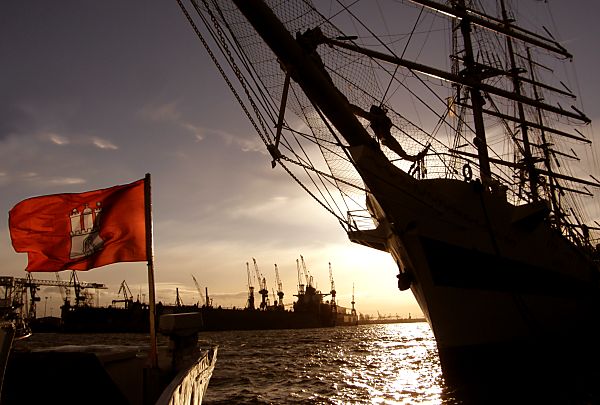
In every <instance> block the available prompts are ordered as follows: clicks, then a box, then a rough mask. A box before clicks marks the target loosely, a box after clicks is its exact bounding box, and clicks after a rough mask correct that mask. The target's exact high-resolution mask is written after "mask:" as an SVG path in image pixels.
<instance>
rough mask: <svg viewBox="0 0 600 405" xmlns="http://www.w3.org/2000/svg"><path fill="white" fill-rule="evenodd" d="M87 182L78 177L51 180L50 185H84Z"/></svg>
mask: <svg viewBox="0 0 600 405" xmlns="http://www.w3.org/2000/svg"><path fill="white" fill-rule="evenodd" d="M85 182H86V181H85V180H84V179H81V178H78V177H57V178H53V179H49V180H48V183H51V184H53V185H58V186H60V185H73V184H84V183H85Z"/></svg>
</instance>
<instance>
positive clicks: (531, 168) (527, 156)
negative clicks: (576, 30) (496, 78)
mask: <svg viewBox="0 0 600 405" xmlns="http://www.w3.org/2000/svg"><path fill="white" fill-rule="evenodd" d="M500 7H501V9H502V19H503V20H504V24H505V26H506V28H507V29H510V19H509V18H508V13H507V12H506V6H505V4H504V0H500ZM506 48H507V50H508V57H509V60H510V72H511V76H512V82H513V88H514V91H515V93H516V94H517V95H519V96H520V95H521V80H520V78H519V74H520V73H521V72H522V69H520V68H518V67H517V64H516V62H515V53H514V50H513V43H512V38H511V37H510V36H507V37H506ZM537 98H538V97H537V94H536V99H537ZM517 110H518V113H519V119H520V120H521V122H522V123H521V134H522V137H523V159H524V161H525V169H526V170H527V173H528V177H529V189H530V191H531V199H532V200H533V201H537V200H538V191H537V184H538V174H537V172H536V170H535V164H534V161H533V157H532V154H531V145H530V143H529V130H528V127H527V124H526V123H525V122H526V117H525V109H524V108H523V104H522V103H520V102H517Z"/></svg>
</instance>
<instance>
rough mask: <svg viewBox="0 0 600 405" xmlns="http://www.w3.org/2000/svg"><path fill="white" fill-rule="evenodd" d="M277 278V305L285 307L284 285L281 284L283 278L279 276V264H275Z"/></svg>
mask: <svg viewBox="0 0 600 405" xmlns="http://www.w3.org/2000/svg"><path fill="white" fill-rule="evenodd" d="M275 279H276V280H277V297H278V298H279V301H278V302H277V305H278V306H280V307H283V285H282V284H281V279H280V278H279V269H278V268H277V264H275Z"/></svg>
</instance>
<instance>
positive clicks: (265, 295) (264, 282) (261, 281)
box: [252, 257, 269, 310]
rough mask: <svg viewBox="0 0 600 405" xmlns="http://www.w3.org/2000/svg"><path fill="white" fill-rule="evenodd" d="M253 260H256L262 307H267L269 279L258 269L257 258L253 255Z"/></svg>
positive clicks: (255, 265)
mask: <svg viewBox="0 0 600 405" xmlns="http://www.w3.org/2000/svg"><path fill="white" fill-rule="evenodd" d="M252 261H253V262H254V270H256V278H257V279H258V286H259V288H260V290H258V293H259V294H260V295H261V296H262V300H261V302H260V309H263V310H264V309H267V307H268V306H269V290H267V280H266V279H265V278H264V277H263V276H262V275H261V274H260V271H259V270H258V264H256V259H255V258H254V257H253V258H252Z"/></svg>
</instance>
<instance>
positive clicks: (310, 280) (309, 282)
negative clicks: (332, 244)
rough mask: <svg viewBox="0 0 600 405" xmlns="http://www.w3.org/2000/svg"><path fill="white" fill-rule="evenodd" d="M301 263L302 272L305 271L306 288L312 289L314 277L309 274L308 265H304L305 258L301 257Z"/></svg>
mask: <svg viewBox="0 0 600 405" xmlns="http://www.w3.org/2000/svg"><path fill="white" fill-rule="evenodd" d="M300 262H301V263H302V270H303V271H304V277H305V278H306V287H307V288H308V287H312V286H313V276H311V275H310V273H309V272H308V270H307V268H306V263H304V257H302V255H300Z"/></svg>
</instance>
